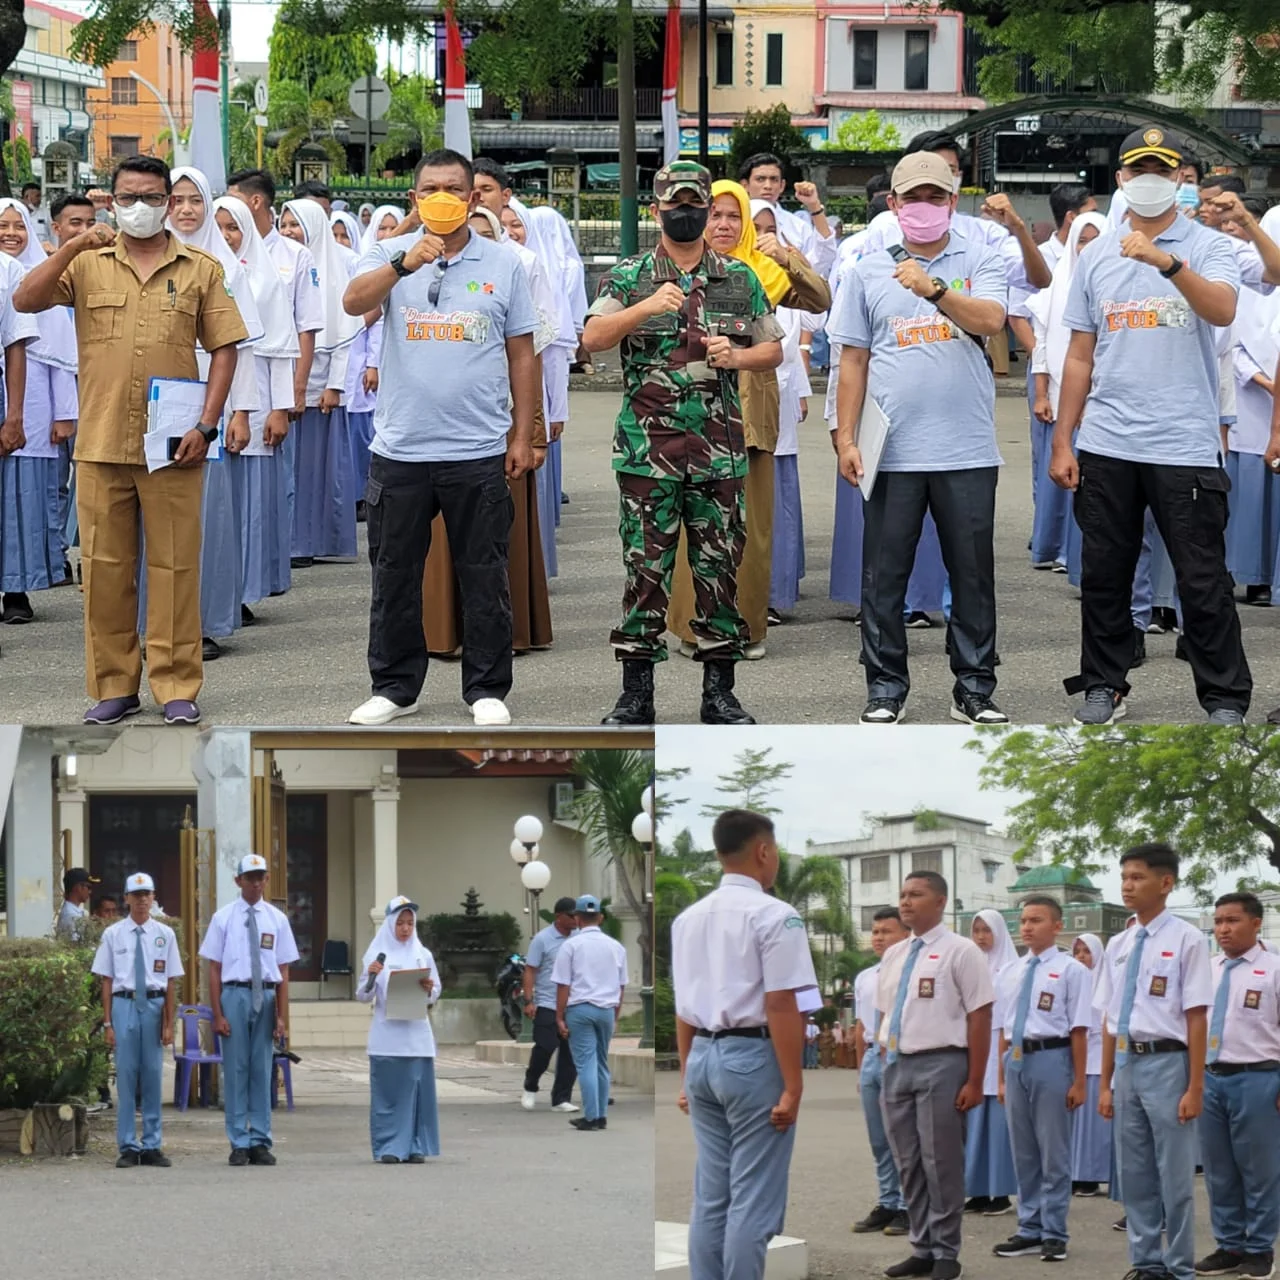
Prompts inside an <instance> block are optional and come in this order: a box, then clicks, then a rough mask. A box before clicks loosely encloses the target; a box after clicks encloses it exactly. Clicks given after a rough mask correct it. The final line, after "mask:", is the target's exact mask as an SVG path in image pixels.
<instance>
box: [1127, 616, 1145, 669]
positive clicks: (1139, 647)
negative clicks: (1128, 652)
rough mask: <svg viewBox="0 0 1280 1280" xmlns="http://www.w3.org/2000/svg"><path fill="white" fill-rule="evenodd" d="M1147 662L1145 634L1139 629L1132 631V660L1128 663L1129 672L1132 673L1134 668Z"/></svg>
mask: <svg viewBox="0 0 1280 1280" xmlns="http://www.w3.org/2000/svg"><path fill="white" fill-rule="evenodd" d="M1146 660H1147V633H1146V632H1145V631H1143V630H1142V629H1141V627H1134V629H1133V658H1132V660H1131V661H1130V663H1129V670H1130V671H1133V670H1134V669H1135V668H1136V667H1140V666H1142V664H1143V663H1144V662H1146Z"/></svg>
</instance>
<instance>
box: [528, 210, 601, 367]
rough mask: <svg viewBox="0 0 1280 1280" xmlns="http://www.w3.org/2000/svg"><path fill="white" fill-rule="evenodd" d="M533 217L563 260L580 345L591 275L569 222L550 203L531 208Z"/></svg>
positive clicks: (564, 277) (544, 236)
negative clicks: (587, 271) (588, 280)
mask: <svg viewBox="0 0 1280 1280" xmlns="http://www.w3.org/2000/svg"><path fill="white" fill-rule="evenodd" d="M529 217H530V218H532V219H533V221H534V223H535V224H536V225H537V227H538V230H539V232H540V233H541V236H542V238H543V239H544V240H545V241H546V242H547V243H548V245H549V246H550V247H551V249H552V251H553V252H554V254H555V257H556V261H557V262H558V263H559V266H560V276H561V279H562V280H563V281H564V291H565V298H566V301H567V303H568V307H569V319H570V322H571V323H572V324H573V330H574V335H575V345H576V335H577V334H579V333H581V332H582V326H583V325H584V324H585V323H586V315H587V276H586V268H585V267H584V266H583V265H582V255H581V254H580V253H579V252H578V246H577V245H576V244H575V243H574V241H573V232H572V231H570V230H569V224H568V223H567V222H566V221H565V220H564V217H563V216H562V215H561V214H560V213H558V212H557V211H556V210H555V209H553V208H552V207H551V206H550V205H549V204H546V205H538V206H535V207H534V208H532V209H530V210H529ZM526 225H527V224H526Z"/></svg>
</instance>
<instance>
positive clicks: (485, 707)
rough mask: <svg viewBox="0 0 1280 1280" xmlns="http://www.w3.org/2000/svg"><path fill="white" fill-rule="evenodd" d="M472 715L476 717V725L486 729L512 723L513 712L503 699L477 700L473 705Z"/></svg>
mask: <svg viewBox="0 0 1280 1280" xmlns="http://www.w3.org/2000/svg"><path fill="white" fill-rule="evenodd" d="M471 714H472V715H473V716H475V718H476V724H478V725H482V726H486V727H487V726H489V725H497V724H510V723H511V712H510V711H508V710H507V704H506V703H505V702H503V701H502V699H501V698H477V699H476V701H475V702H473V703H472V704H471Z"/></svg>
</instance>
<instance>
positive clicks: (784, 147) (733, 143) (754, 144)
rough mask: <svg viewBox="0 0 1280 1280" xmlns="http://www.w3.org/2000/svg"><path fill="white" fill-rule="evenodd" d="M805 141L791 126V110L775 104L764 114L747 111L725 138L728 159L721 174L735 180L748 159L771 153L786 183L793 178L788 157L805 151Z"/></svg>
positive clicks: (792, 167) (793, 167)
mask: <svg viewBox="0 0 1280 1280" xmlns="http://www.w3.org/2000/svg"><path fill="white" fill-rule="evenodd" d="M808 150H809V139H808V138H807V137H806V136H805V133H804V131H803V130H802V129H797V128H796V126H795V125H794V124H792V122H791V108H790V107H787V106H785V105H784V104H782V103H779V104H778V105H777V106H776V107H770V108H769V109H768V110H767V111H747V112H745V113H744V114H743V117H742V119H741V121H739V122H738V124H736V125H734V127H733V132H732V133H730V135H729V158H728V160H727V161H726V166H725V172H726V173H727V174H728V175H729V177H731V178H734V179H736V178H737V176H738V169H739V167H740V166H741V165H742V162H743V161H744V160H746V159H747V158H748V157H750V156H753V155H756V154H757V153H758V152H761V151H771V152H772V153H773V154H774V155H775V156H777V157H778V158H779V159H780V160H781V161H782V163H783V176H784V177H785V178H786V179H787V180H788V181H789V182H790V181H793V180H794V179H795V178H796V176H797V171H796V168H795V166H794V165H793V164H792V163H791V161H790V159H789V157H790V156H791V154H792V153H793V152H797V151H808Z"/></svg>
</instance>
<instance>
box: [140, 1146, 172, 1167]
mask: <svg viewBox="0 0 1280 1280" xmlns="http://www.w3.org/2000/svg"><path fill="white" fill-rule="evenodd" d="M141 1163H142V1164H149V1165H153V1166H154V1167H155V1168H157V1169H167V1168H169V1166H170V1165H172V1164H173V1161H172V1160H170V1159H169V1157H168V1156H167V1155H165V1153H164V1152H163V1151H161V1150H159V1149H158V1148H157V1149H156V1150H154V1151H144V1152H143V1153H142V1158H141Z"/></svg>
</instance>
